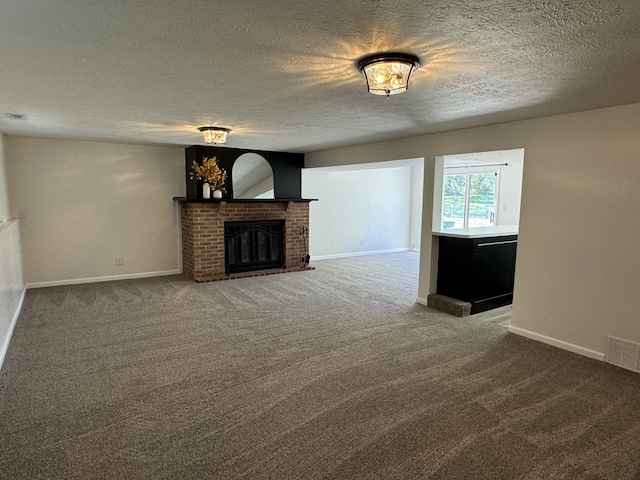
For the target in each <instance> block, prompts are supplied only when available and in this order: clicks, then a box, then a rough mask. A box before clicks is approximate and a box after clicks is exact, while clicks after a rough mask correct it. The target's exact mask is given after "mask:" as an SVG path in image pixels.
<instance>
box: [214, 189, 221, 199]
mask: <svg viewBox="0 0 640 480" xmlns="http://www.w3.org/2000/svg"><path fill="white" fill-rule="evenodd" d="M213 198H222V190H214V191H213Z"/></svg>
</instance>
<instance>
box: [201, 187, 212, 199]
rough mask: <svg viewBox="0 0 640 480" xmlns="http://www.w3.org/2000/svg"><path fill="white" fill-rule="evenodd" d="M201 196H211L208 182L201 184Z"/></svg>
mask: <svg viewBox="0 0 640 480" xmlns="http://www.w3.org/2000/svg"><path fill="white" fill-rule="evenodd" d="M202 198H211V188H210V187H209V184H208V183H203V184H202Z"/></svg>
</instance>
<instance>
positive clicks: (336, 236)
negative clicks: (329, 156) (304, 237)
mask: <svg viewBox="0 0 640 480" xmlns="http://www.w3.org/2000/svg"><path fill="white" fill-rule="evenodd" d="M423 177H424V159H423V158H411V159H402V160H393V161H386V162H376V163H367V164H357V165H340V166H334V167H316V168H305V169H303V171H302V190H303V197H304V198H314V199H318V200H319V201H317V202H311V204H310V207H309V208H310V211H309V214H310V222H309V227H310V234H309V235H310V236H309V251H310V255H311V262H312V263H313V261H314V260H324V259H335V258H344V257H355V256H362V255H373V254H387V253H393V254H404V253H406V254H407V255H408V256H412V258H413V260H412V261H411V263H412V266H411V268H414V267H413V265H415V272H416V280H415V282H416V286H417V270H418V266H419V261H420V258H419V252H420V242H421V228H422V198H423ZM407 252H408V253H407Z"/></svg>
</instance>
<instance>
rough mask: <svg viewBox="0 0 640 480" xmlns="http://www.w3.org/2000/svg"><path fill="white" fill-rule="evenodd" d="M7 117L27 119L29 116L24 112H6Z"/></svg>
mask: <svg viewBox="0 0 640 480" xmlns="http://www.w3.org/2000/svg"><path fill="white" fill-rule="evenodd" d="M4 116H5V117H7V118H8V119H10V120H26V119H27V116H26V115H25V114H24V113H10V112H9V113H5V114H4Z"/></svg>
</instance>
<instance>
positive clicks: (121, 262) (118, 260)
mask: <svg viewBox="0 0 640 480" xmlns="http://www.w3.org/2000/svg"><path fill="white" fill-rule="evenodd" d="M116 265H124V257H116Z"/></svg>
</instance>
